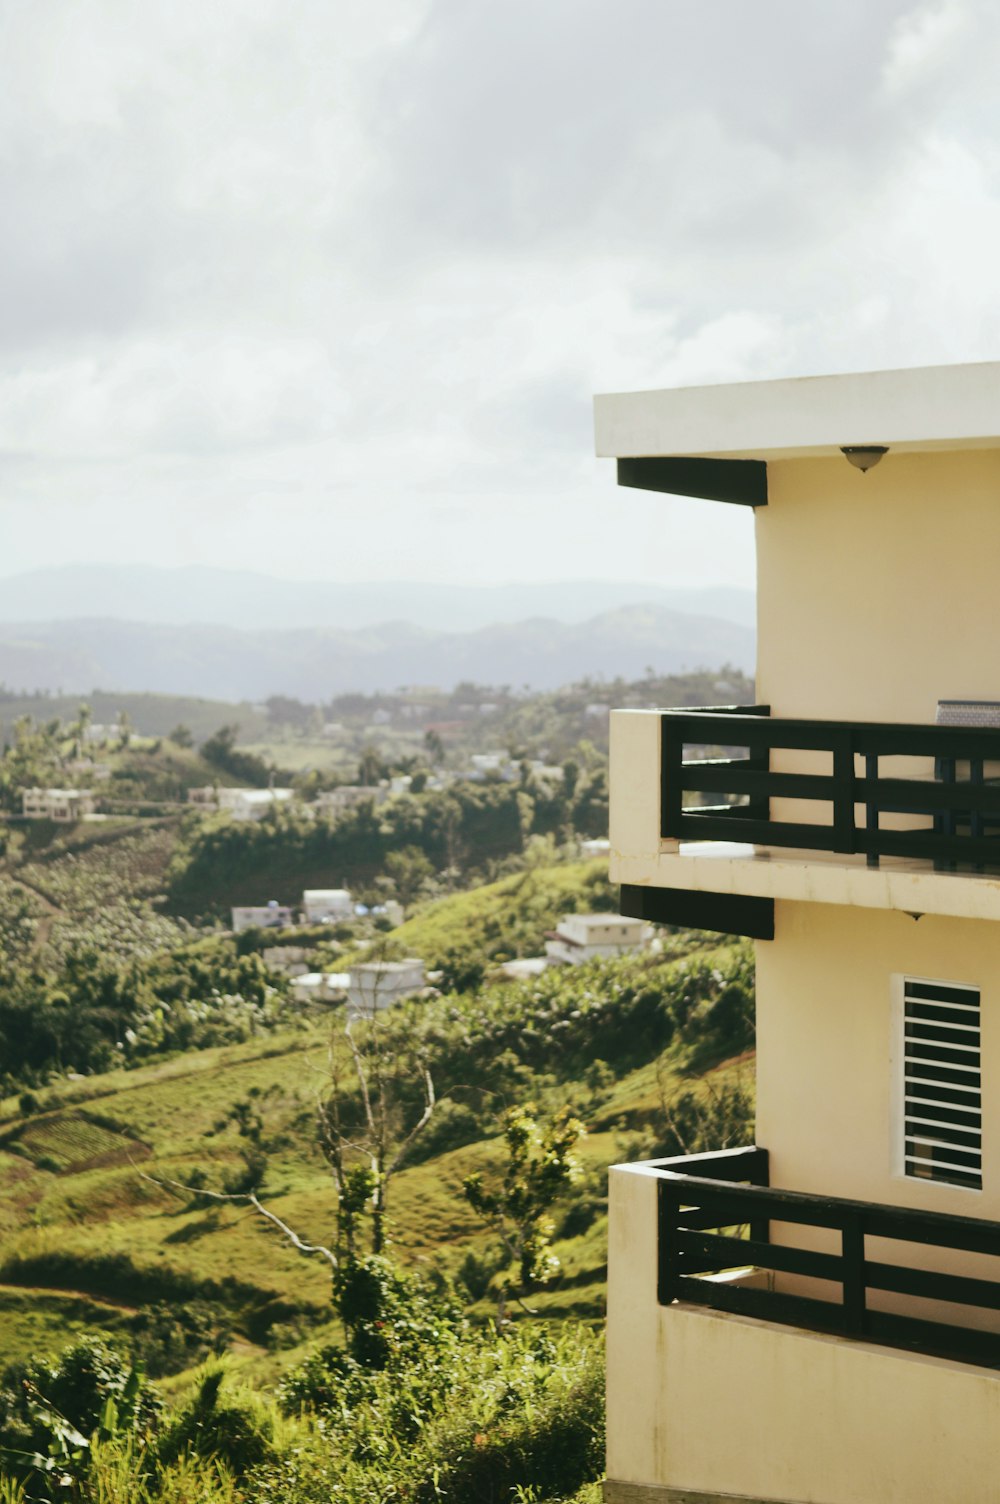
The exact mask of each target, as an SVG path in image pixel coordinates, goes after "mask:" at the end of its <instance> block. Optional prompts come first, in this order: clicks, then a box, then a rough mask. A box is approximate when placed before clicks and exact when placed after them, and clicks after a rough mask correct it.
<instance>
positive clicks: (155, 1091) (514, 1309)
mask: <svg viewBox="0 0 1000 1504" xmlns="http://www.w3.org/2000/svg"><path fill="white" fill-rule="evenodd" d="M729 677H730V678H731V679H732V681H733V682H731V683H729V682H727V683H725V684H723V681H722V680H721V679H719V678H717V677H716V678H713V676H688V677H687V678H686V679H684V680H676V681H670V682H666V681H660V680H656V679H653V678H652V677H651V678H649V679H648V680H647V681H644V682H643V683H642V684H641V685H632V686H626V685H599V684H584V685H579V686H574V687H573V688H572V689H571V690H567V691H564V692H561V693H560V695H553V696H532V697H526V696H519V695H516V694H512V693H510V692H509V691H507V690H503V689H501V690H486V689H483V688H477V687H476V686H472V685H467V686H460V687H459V688H458V689H457V690H456V691H455V693H454V694H453V695H451V696H436V695H434V694H433V693H429V694H428V695H427V696H426V697H425V698H426V699H427V704H426V705H423V706H421V705H420V704H415V702H414V696H413V695H404V694H401V695H398V696H380V697H344V698H343V699H342V700H341V701H338V702H337V703H336V704H331V705H329V706H314V707H305V706H300V705H299V704H298V702H292V701H280V700H277V699H276V700H275V701H274V702H273V703H271V704H270V705H269V707H268V727H269V728H270V733H274V740H275V743H276V744H277V743H280V747H278V746H277V745H275V747H274V748H268V747H267V746H266V745H264V743H263V742H262V743H261V744H260V745H259V746H257V747H254V748H250V749H248V748H247V746H246V745H245V743H243V742H241V741H240V740H239V738H238V736H237V733H236V731H235V723H236V721H237V720H238V719H242V716H241V715H240V716H236V715H233V714H230V713H229V712H228V711H227V708H226V707H218V717H217V719H215V720H214V721H213V723H212V724H211V725H208V724H207V723H206V721H204V720H202V721H199V722H198V724H197V726H196V727H195V729H194V730H192V726H193V725H194V717H193V715H191V714H185V713H184V712H182V711H177V710H176V709H174V710H172V711H171V714H170V716H169V720H170V725H169V727H167V728H166V730H167V733H168V734H165V732H164V729H163V728H160V729H159V730H158V735H160V736H161V737H164V739H163V740H162V742H160V743H159V744H157V743H153V742H150V741H149V740H148V738H147V739H146V740H139V741H137V740H136V739H135V738H134V737H132V736H131V735H130V734H128V733H129V724H128V719H127V717H126V720H125V723H124V727H123V729H122V730H121V731H119V732H118V733H116V742H115V744H114V745H108V746H105V747H104V748H103V749H102V750H101V753H100V757H101V760H102V761H103V762H104V763H105V764H106V767H107V769H108V770H109V771H108V772H107V774H106V778H105V780H104V782H105V787H106V788H107V789H108V790H109V794H108V797H109V800H110V802H111V807H115V808H120V809H121V811H122V812H123V814H124V813H125V812H126V811H129V812H131V811H132V809H133V807H134V810H135V811H136V812H138V811H140V810H141V811H143V812H144V813H145V814H146V816H147V818H144V819H142V820H141V821H140V820H134V819H107V820H103V821H100V822H94V823H92V824H87V825H84V826H79V827H76V828H69V829H63V828H55V827H47V826H45V825H44V823H42V824H31V825H27V824H25V825H20V824H19V823H18V822H17V821H16V820H15V821H13V822H10V823H9V824H8V825H7V826H6V827H5V828H4V831H5V834H4V842H3V844H4V846H5V848H6V856H5V860H4V863H3V868H2V870H0V1070H2V1072H3V1075H2V1076H0V1092H3V1093H6V1095H5V1096H3V1097H2V1098H0V1240H2V1244H0V1249H2V1251H0V1370H3V1371H2V1372H0V1504H13V1501H22V1500H23V1501H24V1504H27V1501H29V1500H35V1501H52V1504H55V1501H56V1500H57V1499H65V1500H77V1501H81V1504H98V1501H99V1504H115V1501H119V1500H120V1501H125V1500H128V1501H129V1504H133V1501H135V1504H144V1501H148V1504H152V1501H153V1500H164V1501H171V1500H173V1501H176V1504H182V1501H184V1504H201V1501H206V1504H211V1501H213V1500H216V1501H220V1504H223V1501H225V1504H237V1500H239V1501H240V1504H254V1501H256V1504H277V1501H279V1500H280V1501H282V1504H285V1501H288V1504H321V1501H322V1504H328V1501H330V1500H334V1499H337V1500H342V1501H344V1504H376V1501H377V1504H390V1501H392V1504H396V1501H402V1500H404V1499H405V1500H408V1501H410V1504H420V1501H427V1504H431V1501H437V1504H441V1501H454V1504H459V1501H461V1504H480V1501H482V1504H487V1501H488V1504H495V1501H498V1500H500V1499H506V1500H511V1501H515V1504H528V1501H543V1500H544V1501H551V1504H555V1501H557V1500H563V1501H569V1500H572V1501H573V1504H597V1499H598V1497H599V1482H598V1479H599V1476H600V1471H601V1466H602V1429H603V1401H602V1381H601V1354H600V1343H599V1339H598V1336H597V1334H596V1328H597V1325H598V1323H599V1321H600V1318H601V1315H602V1311H603V1292H604V1272H605V1269H604V1261H605V1241H606V1218H607V1210H606V1195H605V1173H606V1166H607V1165H608V1164H609V1163H611V1162H614V1161H615V1160H619V1159H622V1158H627V1157H630V1156H633V1157H634V1156H637V1155H644V1154H654V1153H675V1152H694V1151H697V1150H698V1149H701V1148H707V1147H714V1146H721V1145H724V1144H728V1143H735V1142H741V1141H745V1140H746V1139H747V1138H749V1137H750V1136H751V1132H752V1130H751V1122H752V1095H751V1091H750V1087H749V1084H748V1079H747V1077H748V1071H747V1069H746V1062H747V1060H748V1058H749V1055H750V1052H751V1051H752V1047H753V982H752V972H751V968H750V960H749V952H748V950H747V949H746V948H745V947H744V946H743V945H741V944H736V943H722V942H719V941H718V940H717V939H713V938H711V937H708V936H705V935H701V934H691V933H670V932H664V933H663V935H662V936H661V938H660V940H659V941H658V943H657V946H656V948H655V949H654V950H652V951H649V952H645V953H643V954H641V955H636V956H633V957H629V958H625V959H619V960H609V961H603V962H594V963H591V964H590V965H587V966H582V967H567V968H563V969H559V970H552V971H549V972H546V973H544V974H543V975H541V976H539V977H537V978H534V979H532V980H531V981H526V982H510V981H506V980H503V979H502V976H501V973H500V971H499V966H500V963H502V962H503V961H505V960H507V959H510V958H512V957H517V956H524V955H531V954H538V953H539V952H540V951H541V949H542V947H543V944H544V939H545V935H546V932H547V931H548V930H550V929H551V928H552V927H553V926H554V925H555V923H556V922H557V921H558V919H559V917H560V916H561V915H562V914H563V913H566V912H569V911H573V910H594V909H598V910H600V909H613V908H614V907H615V906H616V905H615V896H614V894H613V892H612V890H611V889H610V887H609V885H608V883H607V879H606V875H605V872H604V870H603V867H602V864H601V863H600V862H590V863H584V862H579V861H577V860H575V859H574V858H573V853H574V852H575V851H576V850H577V849H578V846H577V838H578V837H579V836H580V835H586V834H601V833H603V831H604V830H605V829H606V817H607V788H606V768H605V759H604V755H603V738H604V736H605V733H606V727H605V722H604V720H603V718H602V715H601V713H600V707H601V705H603V704H606V703H618V704H622V703H630V702H631V703H653V702H659V703H684V702H689V703H699V702H704V701H705V700H712V699H719V698H725V699H746V698H750V697H751V695H750V691H749V686H747V685H746V684H745V683H744V682H742V681H741V682H736V681H737V676H734V675H731V676H729ZM720 686H721V687H720ZM421 693H422V692H421ZM121 708H124V707H121ZM53 709H54V707H53ZM39 710H41V711H42V713H43V714H46V713H47V711H46V709H45V707H42V706H41V705H39V706H37V707H36V708H35V712H34V713H35V716H36V719H33V720H31V721H30V722H22V723H21V724H20V725H19V726H18V727H16V728H14V733H13V738H12V739H9V741H8V745H7V748H6V751H5V753H4V755H3V757H2V759H0V802H5V803H6V807H7V808H8V809H9V810H16V808H17V797H16V796H17V790H18V789H19V788H20V787H21V786H23V784H24V783H26V782H40V783H47V782H59V783H68V782H71V781H72V780H73V779H74V778H76V777H77V776H79V778H80V779H81V780H83V781H86V779H87V778H88V776H89V771H88V767H87V757H86V756H85V755H84V756H81V753H82V752H84V751H85V747H84V743H85V742H86V737H85V731H86V722H87V719H88V714H87V711H86V707H83V708H81V709H80V710H79V711H78V712H77V714H76V717H75V719H73V720H69V719H67V717H66V716H62V718H61V719H60V718H59V717H60V715H61V712H56V713H54V714H53V715H52V716H51V718H50V719H49V720H48V721H40V720H38V719H37V715H38V711H39ZM159 713H163V707H162V706H161V707H160V712H159ZM206 714H207V712H206ZM213 714H215V712H214V711H213ZM434 717H438V720H437V721H436V722H435V723H434V724H432V725H430V726H425V725H424V721H425V720H426V719H428V718H432V719H433V718H434ZM101 718H102V719H104V718H106V719H108V720H111V719H118V718H117V716H114V717H113V716H112V715H111V714H110V713H105V712H102V715H101ZM332 721H336V722H337V723H338V724H340V725H341V730H340V731H338V732H337V735H336V736H334V737H332V738H330V737H328V736H327V735H326V734H325V732H324V727H325V726H327V725H329V723H330V722H332ZM142 729H143V730H146V729H147V728H146V727H143V728H142ZM251 729H252V730H253V731H254V732H255V734H257V735H258V736H263V731H262V727H261V718H260V716H256V718H255V721H254V724H253V726H252V728H251ZM270 733H269V734H270ZM310 738H312V740H311V741H310ZM196 741H197V742H199V743H201V744H202V745H201V746H200V750H197V749H196V747H195V745H194V743H195V742H196ZM497 745H501V746H503V747H504V748H505V750H506V751H507V752H508V753H509V754H510V755H511V756H512V757H513V759H514V763H515V766H516V767H517V772H516V776H515V777H514V778H513V779H512V781H510V782H506V781H501V780H500V779H494V780H485V781H480V782H468V781H457V782H455V783H453V784H451V785H450V786H449V787H447V788H445V789H428V788H427V786H426V784H427V778H428V774H429V771H430V769H431V768H432V766H433V767H440V766H442V765H443V766H445V767H446V768H447V767H448V765H449V764H451V765H452V766H453V767H455V766H457V765H458V760H459V759H460V758H461V757H463V756H465V754H466V753H467V752H468V751H469V750H471V749H474V748H482V749H485V748H488V747H491V746H497ZM306 747H315V748H318V749H320V750H323V749H324V748H325V749H326V762H325V763H324V764H323V765H322V766H320V764H319V763H317V764H316V765H315V766H314V767H313V768H312V769H311V770H309V769H307V768H306V767H305V766H304V762H305V761H306V760H307V754H306V753H305V752H304V751H303V749H305V748H306ZM282 749H289V750H294V751H295V753H296V757H298V753H299V752H300V751H302V753H303V755H302V761H301V762H296V763H295V765H296V766H299V767H300V768H301V772H300V774H299V776H298V778H297V782H298V784H299V786H300V787H301V788H302V789H303V790H304V791H311V790H314V789H318V788H321V787H324V786H327V785H329V784H330V783H335V782H336V781H337V780H338V779H343V778H347V779H350V780H354V779H357V778H358V777H359V776H360V777H361V779H362V780H363V781H368V780H370V779H371V778H375V777H379V776H382V775H384V774H386V773H390V772H398V771H403V772H409V773H411V774H413V775H414V782H413V785H412V787H411V792H410V793H409V794H403V795H400V796H397V797H395V798H393V799H390V800H388V801H386V802H385V803H382V804H380V805H377V806H376V805H374V804H367V805H361V806H359V807H357V808H355V809H353V810H351V811H349V812H347V813H345V814H344V815H342V816H341V817H340V818H339V819H338V820H337V821H336V822H331V821H327V820H324V819H313V818H312V817H311V816H306V815H304V814H303V813H302V812H301V811H294V810H293V811H292V812H288V811H281V812H278V813H277V814H275V815H274V816H273V817H268V818H266V819H265V820H264V821H262V822H260V823H259V824H252V823H247V824H240V823H238V822H233V821H231V820H228V819H226V818H225V817H223V816H214V815H209V816H205V815H202V814H200V813H197V812H190V813H185V814H183V815H181V813H180V812H177V813H175V814H172V815H168V816H166V817H164V818H161V819H158V820H156V819H151V818H148V815H149V814H150V811H151V808H152V807H153V806H155V805H156V802H157V801H161V802H162V803H165V804H170V803H171V801H173V800H176V799H181V798H183V795H184V789H185V788H186V787H189V786H191V785H192V784H194V783H204V782H209V781H212V780H220V781H225V782H230V781H232V782H244V783H252V784H253V783H256V784H261V783H264V782H266V781H267V779H268V777H269V768H268V766H266V765H265V760H266V762H268V763H273V762H274V761H282V762H284V757H283V753H282ZM348 750H349V751H350V755H351V759H352V760H351V762H350V763H349V764H348V763H346V762H345V761H344V758H345V755H346V752H347V751H348ZM308 755H310V756H311V755H312V754H311V753H310V754H308ZM530 757H539V758H542V759H543V760H545V761H547V762H548V763H551V762H552V761H553V760H558V762H559V763H560V764H561V768H560V772H561V776H559V773H558V772H557V774H556V775H555V776H553V775H552V773H551V771H547V772H544V773H541V774H540V773H538V772H535V771H532V769H531V767H530V765H529V762H528V759H529V758H530ZM291 761H292V759H291V758H289V761H288V762H286V763H285V764H284V765H285V766H288V765H290V763H291ZM75 768H76V770H77V771H74V769H75ZM345 881H346V882H347V883H348V884H349V885H350V886H352V888H353V889H354V890H355V893H356V894H357V895H358V896H362V897H364V898H365V899H366V900H367V901H370V902H376V901H379V900H381V899H382V898H385V897H389V896H394V897H399V898H401V899H402V900H403V901H404V902H405V903H406V905H407V908H408V910H409V913H410V917H409V918H408V919H407V921H406V923H405V924H403V925H402V926H401V927H399V928H398V929H396V930H395V931H388V932H387V921H384V920H380V921H375V920H364V921H356V922H353V923H352V924H350V925H342V926H339V927H330V926H320V927H315V928H313V929H311V930H309V931H305V930H296V931H289V932H287V933H286V934H271V933H270V932H268V933H267V934H266V935H265V934H263V933H262V932H248V933H246V934H243V935H241V936H239V937H236V938H234V937H231V936H228V935H226V934H223V933H220V932H219V930H218V927H217V924H216V923H215V918H216V916H218V915H219V914H220V913H221V912H222V911H223V909H224V907H225V906H227V905H228V904H230V903H233V902H239V901H244V900H248V901H251V900H252V901H259V900H260V899H261V898H264V897H267V898H270V897H275V898H279V899H284V900H291V901H293V902H294V901H297V900H298V898H299V896H300V894H301V892H302V889H303V888H305V887H311V886H316V887H326V886H331V885H338V886H339V885H340V884H341V883H342V882H345ZM275 943H277V944H282V943H294V944H295V945H296V946H301V947H303V948H304V949H305V950H306V951H307V952H308V953H309V955H310V957H311V961H312V963H313V964H315V965H316V966H317V967H324V968H325V967H327V966H330V967H333V968H334V969H338V970H339V969H342V968H343V967H344V966H345V965H347V964H348V963H349V962H350V960H351V958H352V957H356V956H371V957H374V958H379V957H384V958H387V959H391V958H392V957H393V956H394V955H401V954H418V955H420V956H421V957H422V958H423V959H424V960H425V962H426V964H427V965H428V967H430V968H432V969H434V970H436V971H437V972H440V974H441V981H440V992H439V994H438V995H436V996H435V995H431V996H427V997H424V998H422V999H420V1000H419V1001H414V1002H413V1003H411V1004H406V1005H397V1006H396V1007H395V1008H393V1009H391V1010H389V1011H388V1012H387V1013H385V1014H381V1015H378V1016H377V1017H375V1018H373V1019H370V1020H368V1021H361V1022H357V1023H355V1024H354V1025H352V1029H351V1032H350V1035H348V1034H347V1033H346V1032H345V1030H344V1025H343V1019H342V1017H340V1016H339V1015H338V1014H337V1013H336V1012H330V1013H326V1014H324V1013H323V1012H322V1010H312V1011H310V1010H302V1009H299V1008H297V1007H295V1006H293V1004H292V1002H291V1000H290V998H289V990H288V986H287V984H286V983H285V981H284V980H283V978H282V977H281V976H280V975H279V974H277V973H275V972H273V971H271V970H270V969H269V968H268V966H267V965H266V964H265V962H264V951H265V949H266V948H268V947H270V946H271V945H274V944H275Z"/></svg>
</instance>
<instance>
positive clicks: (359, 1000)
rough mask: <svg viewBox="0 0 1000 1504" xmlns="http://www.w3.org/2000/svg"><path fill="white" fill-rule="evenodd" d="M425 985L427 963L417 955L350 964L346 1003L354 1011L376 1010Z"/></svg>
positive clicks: (407, 995) (371, 1011) (378, 1010)
mask: <svg viewBox="0 0 1000 1504" xmlns="http://www.w3.org/2000/svg"><path fill="white" fill-rule="evenodd" d="M426 985H427V978H426V976H425V974H424V963H423V961H421V960H420V959H419V958H418V957H416V956H408V957H407V958H406V960H405V961H362V962H360V963H359V964H358V965H357V966H352V967H351V971H350V983H349V985H348V989H347V1005H348V1008H349V1009H352V1010H353V1011H354V1012H355V1013H377V1012H380V1011H381V1010H382V1009H383V1008H388V1007H391V1005H392V1004H393V1003H395V1002H398V1001H399V999H400V998H401V997H409V996H410V995H411V994H412V993H414V992H422V991H423V989H424V987H425V986H426Z"/></svg>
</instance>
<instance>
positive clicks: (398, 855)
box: [385, 846, 434, 908]
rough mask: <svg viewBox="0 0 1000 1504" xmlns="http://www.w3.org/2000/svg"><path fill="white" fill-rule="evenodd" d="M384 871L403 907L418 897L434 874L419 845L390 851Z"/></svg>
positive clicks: (407, 906) (406, 906)
mask: <svg viewBox="0 0 1000 1504" xmlns="http://www.w3.org/2000/svg"><path fill="white" fill-rule="evenodd" d="M385 872H386V876H387V877H388V878H389V879H390V881H391V883H392V887H393V890H394V892H395V895H396V897H397V898H398V899H399V902H400V903H401V904H402V905H403V907H404V908H409V906H410V904H411V903H413V902H414V901H415V900H416V899H417V898H419V897H420V894H421V892H422V891H423V889H424V886H425V884H426V883H427V882H428V881H429V880H430V879H431V878H432V877H433V876H434V868H433V866H432V864H431V863H430V862H429V861H428V860H427V857H426V856H425V855H424V853H423V852H422V851H421V850H420V847H419V846H404V847H403V849H402V850H401V851H390V852H389V855H388V856H387V857H386V859H385Z"/></svg>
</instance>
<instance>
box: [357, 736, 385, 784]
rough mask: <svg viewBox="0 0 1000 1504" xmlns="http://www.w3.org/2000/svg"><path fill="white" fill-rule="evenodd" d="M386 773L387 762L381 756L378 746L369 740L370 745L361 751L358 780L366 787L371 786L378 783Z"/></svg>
mask: <svg viewBox="0 0 1000 1504" xmlns="http://www.w3.org/2000/svg"><path fill="white" fill-rule="evenodd" d="M384 773H385V764H384V763H383V761H382V758H381V757H380V756H379V751H378V748H377V747H373V746H372V745H371V743H370V742H369V744H368V746H367V747H365V748H363V750H362V753H361V761H360V763H359V764H358V782H359V783H360V784H362V785H363V787H364V788H371V787H373V785H375V784H376V783H378V781H379V779H380V778H381V777H383V776H384Z"/></svg>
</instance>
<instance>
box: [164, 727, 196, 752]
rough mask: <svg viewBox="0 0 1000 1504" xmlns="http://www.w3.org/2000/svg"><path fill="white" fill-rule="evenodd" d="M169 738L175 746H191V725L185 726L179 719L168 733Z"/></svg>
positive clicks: (192, 742)
mask: <svg viewBox="0 0 1000 1504" xmlns="http://www.w3.org/2000/svg"><path fill="white" fill-rule="evenodd" d="M169 739H170V741H172V742H173V744H174V746H175V747H193V746H194V737H193V736H192V734H191V727H190V726H185V724H184V722H183V721H180V722H179V723H178V724H177V725H176V726H175V727H174V729H173V731H171V733H170V738H169Z"/></svg>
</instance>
